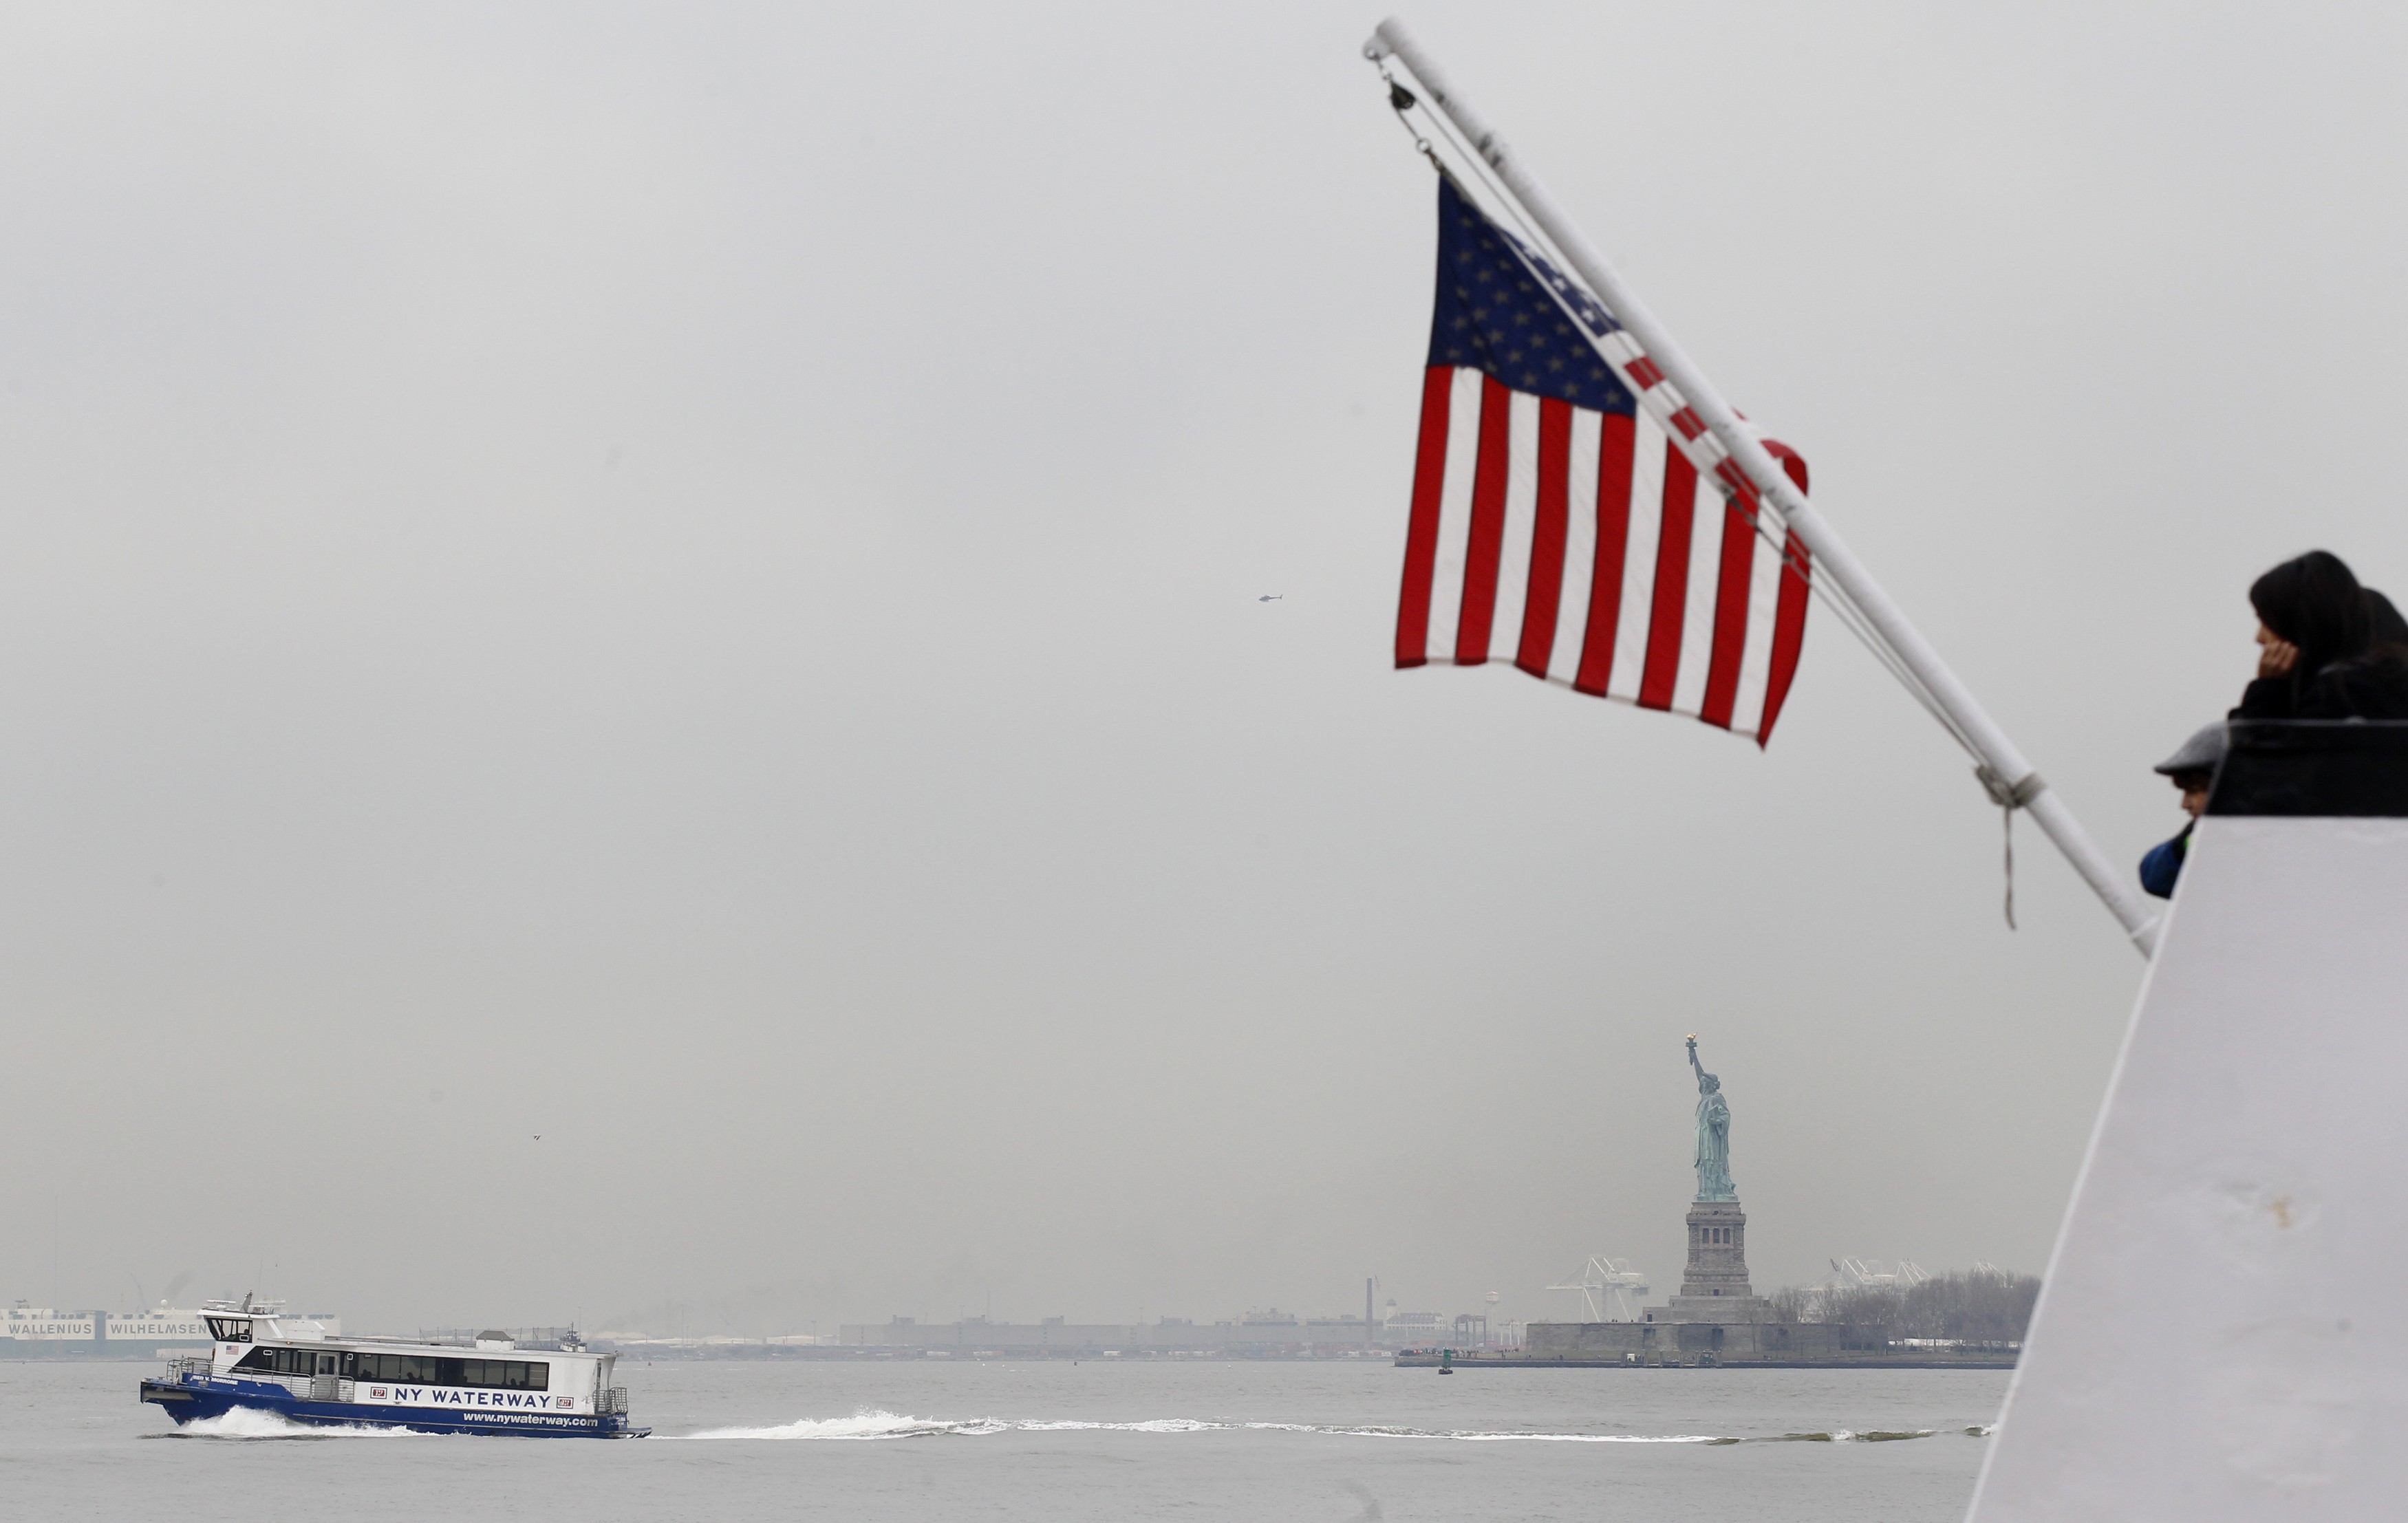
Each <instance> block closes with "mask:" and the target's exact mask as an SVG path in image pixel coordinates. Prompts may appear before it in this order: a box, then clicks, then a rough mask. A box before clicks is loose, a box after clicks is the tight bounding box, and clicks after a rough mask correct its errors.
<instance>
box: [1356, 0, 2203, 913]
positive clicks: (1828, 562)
mask: <svg viewBox="0 0 2408 1523" xmlns="http://www.w3.org/2000/svg"><path fill="white" fill-rule="evenodd" d="M1363 51H1364V55H1365V56H1366V57H1368V58H1370V59H1371V60H1373V61H1374V62H1378V61H1379V60H1382V59H1384V58H1386V57H1388V56H1389V55H1391V54H1393V55H1395V56H1396V57H1397V58H1398V59H1399V60H1401V61H1402V62H1403V64H1404V65H1405V67H1407V68H1408V69H1410V70H1412V75H1413V78H1415V79H1417V80H1419V81H1420V83H1421V86H1422V93H1423V95H1424V96H1425V97H1426V99H1427V100H1428V102H1429V103H1430V104H1431V105H1432V106H1434V107H1437V108H1438V109H1439V110H1441V111H1442V112H1444V113H1445V114H1446V117H1447V120H1448V121H1452V122H1453V123H1454V124H1455V128H1456V130H1457V131H1459V132H1461V133H1462V135H1463V137H1464V140H1465V141H1466V142H1468V143H1469V144H1470V145H1471V146H1472V148H1473V149H1474V150H1475V151H1477V152H1478V153H1479V155H1480V157H1481V158H1482V160H1483V161H1484V162H1485V163H1486V164H1487V165H1488V167H1489V168H1490V169H1491V170H1493V171H1494V172H1495V173H1496V176H1497V178H1498V181H1499V182H1500V183H1501V184H1502V186H1503V187H1504V190H1505V192H1507V193H1508V194H1510V195H1512V197H1513V198H1514V199H1515V200H1516V201H1518V202H1520V203H1521V206H1522V209H1523V210H1524V211H1526V212H1527V213H1528V214H1529V216H1530V219H1531V221H1534V222H1535V223H1537V224H1538V226H1539V228H1540V229H1541V231H1543V232H1544V233H1545V234H1546V235H1547V237H1548V238H1549V239H1550V240H1552V241H1553V242H1554V243H1555V247H1556V248H1557V249H1560V250H1561V251H1562V252H1563V255H1564V257H1565V259H1566V260H1567V261H1568V262H1570V264H1571V267H1572V269H1573V271H1574V272H1575V273H1576V274H1578V275H1579V276H1580V278H1582V279H1583V280H1584V281H1586V282H1587V283H1588V287H1589V289H1590V290H1591V291H1592V292H1595V293H1596V295H1597V296H1598V299H1599V300H1600V301H1602V302H1604V303H1605V305H1606V307H1607V309H1608V310H1610V311H1612V312H1613V315H1614V317H1615V318H1616V319H1617V320H1620V321H1621V323H1622V325H1623V326H1624V327H1625V328H1627V329H1628V330H1629V331H1630V335H1631V337H1633V338H1635V339H1637V340H1638V341H1639V344H1640V346H1641V348H1643V349H1645V350H1646V351H1647V355H1648V358H1649V359H1651V360H1653V361H1654V362H1655V363H1656V368H1657V369H1659V370H1661V371H1662V372H1663V373H1664V375H1665V376H1666V377H1667V378H1669V379H1670V381H1671V382H1672V384H1673V386H1675V387H1676V388H1678V389H1679V391H1680V392H1681V395H1682V397H1683V398H1684V400H1686V401H1687V403H1688V404H1689V406H1691V407H1692V408H1694V409H1695V410H1696V412H1697V415H1698V417H1699V419H1700V420H1703V422H1704V423H1705V425H1706V427H1707V429H1708V430H1709V431H1710V432H1711V433H1712V434H1713V436H1714V438H1715V439H1716V440H1717V441H1718V442H1720V444H1721V445H1722V447H1723V448H1724V449H1725V450H1727V451H1728V453H1729V454H1730V457H1731V458H1732V459H1733V460H1734V461H1735V462H1737V463H1738V464H1739V467H1740V469H1741V470H1742V471H1744V472H1746V473H1747V478H1748V480H1749V481H1751V482H1753V483H1754V484H1755V486H1756V491H1757V492H1758V493H1759V494H1760V495H1762V496H1763V497H1764V498H1765V499H1766V500H1767V501H1769V502H1770V503H1771V504H1772V505H1773V506H1774V507H1775V508H1777V509H1778V510H1779V511H1780V513H1781V516H1782V518H1783V519H1784V520H1786V521H1787V523H1788V525H1789V527H1790V529H1791V530H1793V531H1794V532H1795V533H1796V534H1797V535H1798V537H1799V540H1800V541H1801V542H1803V543H1804V545H1805V547H1806V548H1807V549H1808V550H1809V551H1810V552H1811V553H1812V554H1813V557H1814V559H1815V560H1816V561H1818V562H1821V564H1822V569H1823V571H1824V572H1825V574H1826V575H1828V576H1829V577H1830V579H1831V581H1832V582H1833V583H1834V584H1836V585H1837V586H1838V587H1839V588H1840V589H1841V591H1843V592H1844V593H1845V594H1846V595H1847V597H1848V599H1849V601H1850V602H1852V603H1854V604H1855V605H1856V608H1857V609H1858V611H1859V612H1861V613H1862V614H1863V615H1864V618H1865V619H1866V621H1867V622H1868V623H1869V624H1870V625H1871V627H1872V629H1873V631H1874V633H1876V634H1877V635H1878V636H1879V637H1880V639H1881V640H1882V641H1883V642H1884V643H1885V644H1886V645H1887V646H1888V647H1889V648H1890V649H1891V651H1892V652H1893V653H1894V654H1895V655H1896V656H1897V658H1898V660H1899V662H1900V664H1901V665H1903V666H1904V667H1905V669H1906V670H1907V671H1908V672H1909V673H1910V674H1912V675H1913V676H1914V680H1915V682H1916V683H1918V684H1920V685H1921V686H1922V688H1923V689H1924V690H1925V691H1926V692H1927V693H1928V694H1929V696H1930V698H1931V700H1932V701H1933V702H1934V703H1936V704H1937V705H1939V707H1940V708H1941V710H1942V712H1943V713H1944V714H1945V716H1946V718H1947V720H1948V722H1949V724H1950V727H1951V728H1953V729H1955V730H1956V731H1957V733H1959V735H1960V736H1961V737H1962V739H1963V740H1964V743H1965V744H1966V746H1967V747H1969V748H1970V749H1971V751H1972V752H1973V756H1974V760H1975V761H1977V762H1978V763H1979V764H1980V767H1981V769H1982V770H1984V771H1985V772H1986V773H1987V774H1988V775H1989V777H1990V778H1995V779H1997V784H1996V787H1995V788H1994V789H1993V790H1992V792H1993V797H2003V798H2004V799H2007V800H2011V801H2013V804H2009V805H2008V807H2009V809H2010V814H2011V816H2012V809H2013V805H2014V804H2021V805H2022V807H2024V808H2025V809H2028V810H2029V811H2030V813H2031V817H2032V818H2033V820H2034V821H2035V822H2036V823H2038V824H2039V826H2040V828H2041V830H2042V832H2043V833H2046V834H2047V836H2048V838H2049V839H2050V840H2051V841H2054V842H2055V843H2057V850H2059V851H2061V852H2063V853H2064V854H2065V858H2066V861H2070V862H2071V863H2072V864H2073V870H2074V871H2075V872H2077V873H2079V874H2081V875H2082V879H2083V881H2084V882H2085V883H2087V884H2089V885H2090V889H2091V891H2092V892H2094V893H2096V894H2097V895H2098V896H2099V897H2100V901H2101V902H2103V903H2104V904H2106V906H2107V908H2108V909H2109V911H2111V912H2112V913H2113V914H2114V917H2115V918H2116V919H2117V920H2118V921H2119V922H2120V923H2121V924H2122V925H2123V927H2124V931H2125V933H2126V934H2127V935H2128V936H2130V937H2131V939H2132V943H2133V945H2134V946H2136V947H2139V948H2140V949H2141V952H2142V953H2143V955H2144V956H2145V955H2147V954H2148V953H2150V952H2152V951H2154V950H2156V948H2157V917H2156V916H2154V915H2152V914H2151V913H2150V912H2149V909H2148V906H2147V905H2146V904H2144V903H2143V901H2142V899H2141V898H2140V896H2139V895H2138V894H2136V893H2134V892H2133V891H2132V890H2130V889H2128V888H2127V887H2125V885H2124V881H2123V878H2122V876H2121V875H2119V874H2117V873H2116V871H2115V869H2114V865H2113V864H2112V863H2110V862H2109V861H2107V858H2106V856H2105V855H2104V854H2103V853H2101V852H2100V849H2099V847H2098V844H2097V843H2095V842H2093V841H2092V840H2091V839H2090V835H2089V833H2088V832H2086V831H2085V830H2084V829H2083V828H2082V825H2081V822H2080V821H2078V820H2076V819H2075V818H2073V814H2072V811H2071V810H2070V809H2068V808H2066V806H2065V803H2064V801H2063V800H2061V799H2059V798H2058V797H2057V794H2056V793H2055V792H2054V791H2053V790H2051V789H2050V788H2049V786H2048V784H2047V783H2045V782H2043V781H2042V779H2041V776H2040V774H2039V773H2038V772H2036V771H2034V770H2033V768H2032V765H2031V763H2030V762H2028V761H2025V760H2024V757H2023V753H2022V752H2021V751H2018V750H2016V749H2015V747H2014V742H2012V741H2010V740H2008V739H2007V736H2006V732H2004V731H2002V730H2000V728H1999V727H1998V725H1997V723H1996V722H1995V721H1993V720H1992V719H1991V718H1990V716H1989V715H1988V714H1987V713H1986V712H1985V711H1984V709H1983V707H1982V705H1980V704H1979V703H1977V702H1975V700H1974V698H1973V695H1972V693H1971V691H1969V690H1967V689H1966V687H1965V685H1964V684H1963V683H1962V682H1959V681H1958V680H1957V674H1956V673H1954V672H1951V671H1950V670H1949V669H1948V666H1947V663H1946V662H1942V660H1941V659H1940V655H1939V652H1937V651H1935V650H1933V649H1932V648H1931V647H1930V645H1929V644H1928V643H1927V642H1926V641H1925V640H1924V638H1923V636H1922V634H1921V633H1918V632H1917V631H1916V630H1915V628H1914V625H1913V624H1910V623H1908V622H1907V620H1906V616H1905V615H1904V614H1902V613H1900V612H1899V608H1898V605H1896V604H1894V603H1892V602H1891V601H1890V600H1889V595H1888V594H1887V593H1885V592H1884V591H1882V590H1881V585H1880V584H1879V583H1877V582H1875V581H1874V580H1873V578H1872V576H1871V573H1869V572H1867V571H1866V570H1865V568H1864V566H1863V565H1862V564H1861V563H1860V562H1858V561H1857V560H1856V556H1855V555H1853V554H1852V553H1850V552H1849V549H1848V547H1847V546H1846V545H1845V544H1844V543H1843V542H1842V540H1841V538H1840V536H1839V535H1838V534H1836V533H1834V532H1833V531H1832V529H1831V526H1830V525H1829V524H1828V523H1827V522H1825V521H1824V520H1823V517H1822V515H1820V514H1819V513H1816V512H1815V511H1814V506H1813V504H1812V503H1810V502H1809V501H1807V498H1806V494H1805V493H1804V492H1802V491H1799V490H1798V489H1797V487H1796V486H1795V485H1793V484H1792V483H1791V482H1790V479H1789V477H1788V476H1787V474H1786V473H1785V472H1784V471H1783V470H1782V469H1781V467H1780V465H1779V463H1776V462H1775V461H1774V460H1773V458H1772V456H1771V455H1770V453H1769V452H1768V451H1767V450H1766V449H1765V448H1764V446H1763V444H1762V443H1761V442H1759V441H1758V440H1757V438H1756V433H1755V431H1754V430H1752V429H1750V428H1749V427H1748V426H1747V425H1746V424H1745V423H1744V422H1742V421H1741V420H1740V417H1739V415H1738V414H1737V413H1735V412H1733V411H1732V410H1731V408H1730V406H1729V405H1728V404H1727V403H1726V402H1724V401H1723V398H1722V393H1720V392H1719V391H1715V390H1714V389H1713V386H1711V385H1710V384H1708V383H1707V380H1706V377H1704V376H1703V375H1702V374H1700V373H1699V370H1698V367H1697V366H1696V365H1694V364H1692V363H1690V362H1689V357H1688V355H1686V354H1685V353H1684V352H1683V351H1682V349H1681V347H1680V346H1679V345H1678V344H1675V343H1674V342H1672V336H1671V334H1669V333H1667V332H1665V331H1664V328H1663V325H1662V324H1660V323H1658V322H1657V321H1656V318H1655V315H1654V314H1653V313H1651V312H1649V311H1648V310H1647V307H1646V305H1645V304H1644V303H1642V302H1641V301H1640V299H1639V297H1638V295H1637V294H1636V293H1635V292H1632V291H1631V289H1630V288H1629V287H1628V286H1627V285H1625V284H1623V282H1622V278H1621V277H1619V276H1617V275H1616V274H1614V272H1613V266H1611V265H1609V264H1608V263H1606V262H1605V260H1604V258H1603V256H1601V255H1600V254H1598V251H1597V250H1596V249H1593V248H1591V247H1590V246H1589V242H1588V240H1587V239H1586V238H1584V237H1582V236H1581V233H1580V229H1579V228H1577V227H1575V226H1573V225H1572V221H1571V219H1570V218H1569V217H1567V216H1565V215H1564V213H1563V211H1562V209H1561V208H1560V207H1558V206H1556V205H1555V198H1554V197H1553V196H1551V195H1549V194H1548V193H1547V191H1546V188H1545V187H1544V186H1542V185H1541V184H1540V183H1539V181H1538V178H1537V177H1536V176H1534V175H1532V174H1531V173H1530V172H1529V170H1527V168H1525V167H1523V164H1522V161H1521V160H1520V159H1519V158H1518V157H1516V156H1515V155H1514V154H1513V153H1512V150H1510V149H1507V148H1506V146H1505V140H1504V139H1503V138H1502V137H1499V136H1498V135H1497V131H1496V129H1495V128H1493V127H1491V126H1490V125H1489V124H1488V122H1487V121H1485V120H1484V118H1483V117H1482V116H1481V115H1480V113H1479V112H1477V111H1475V110H1473V109H1472V108H1471V106H1470V104H1469V102H1467V101H1466V100H1465V99H1464V98H1463V96H1462V94H1461V93H1459V92H1457V91H1456V90H1455V86H1454V85H1453V84H1452V83H1450V82H1449V81H1448V79H1447V78H1446V71H1445V70H1444V69H1442V68H1441V67H1440V66H1439V65H1438V64H1437V63H1436V62H1435V61H1434V60H1432V59H1431V57H1430V55H1429V53H1428V52H1427V51H1426V50H1424V49H1423V48H1422V46H1421V44H1420V43H1419V42H1418V41H1416V40H1415V39H1414V37H1413V35H1412V32H1411V31H1409V30H1407V29H1406V27H1405V25H1404V23H1403V22H1401V21H1398V20H1396V19H1395V18H1394V17H1391V18H1389V19H1388V20H1387V21H1382V22H1381V23H1380V27H1379V30H1378V31H1376V32H1374V33H1373V34H1372V35H1371V40H1370V41H1369V42H1368V43H1366V44H1364V48H1363ZM1988 786H1990V785H1989V784H1988V783H1987V781H1986V780H1985V787H1988Z"/></svg>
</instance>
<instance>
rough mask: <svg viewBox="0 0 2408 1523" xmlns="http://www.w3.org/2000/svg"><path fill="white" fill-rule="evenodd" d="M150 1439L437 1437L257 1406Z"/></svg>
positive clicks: (199, 1419) (194, 1422) (196, 1421)
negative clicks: (301, 1417)
mask: <svg viewBox="0 0 2408 1523" xmlns="http://www.w3.org/2000/svg"><path fill="white" fill-rule="evenodd" d="M144 1436H146V1437H149V1438H207V1439H237V1440H254V1439H296V1438H299V1439H310V1438H318V1439H327V1438H427V1437H432V1436H436V1435H431V1434H426V1433H413V1432H411V1431H409V1430H408V1429H406V1428H362V1427H354V1426H351V1425H350V1424H345V1425H343V1426H341V1427H336V1426H334V1425H332V1424H326V1423H309V1422H294V1421H293V1420H292V1419H291V1418H289V1417H287V1416H283V1415H282V1414H281V1413H276V1412H262V1411H260V1410H258V1409H257V1408H255V1407H236V1408H234V1409H233V1410H231V1411H229V1412H226V1413H223V1414H222V1415H221V1416H215V1417H195V1418H193V1420H192V1421H191V1422H188V1423H185V1424H184V1425H183V1426H181V1427H179V1428H176V1429H172V1430H169V1431H167V1432H165V1433H150V1434H146V1435H144Z"/></svg>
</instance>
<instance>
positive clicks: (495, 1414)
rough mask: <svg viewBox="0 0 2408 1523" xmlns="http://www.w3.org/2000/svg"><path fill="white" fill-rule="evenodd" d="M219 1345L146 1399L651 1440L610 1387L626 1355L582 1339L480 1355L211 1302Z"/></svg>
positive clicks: (333, 1421) (460, 1429) (266, 1307)
mask: <svg viewBox="0 0 2408 1523" xmlns="http://www.w3.org/2000/svg"><path fill="white" fill-rule="evenodd" d="M201 1317H202V1320H204V1321H205V1322H207V1323H208V1329H209V1336H210V1338H211V1339H212V1341H213V1342H212V1345H211V1347H210V1350H209V1355H208V1358H206V1359H201V1358H193V1359H170V1360H169V1361H168V1363H167V1373H166V1374H165V1375H162V1376H155V1377H152V1378H150V1379H146V1380H144V1381H143V1382H142V1400H143V1401H145V1402H156V1403H158V1405H160V1406H161V1407H163V1408H165V1410H166V1413H167V1416H170V1417H173V1418H174V1419H175V1420H176V1421H177V1422H178V1423H179V1424H182V1423H188V1422H193V1421H194V1420H196V1419H199V1418H204V1417H222V1416H227V1415H228V1414H229V1413H234V1412H237V1411H248V1412H259V1413H266V1414H270V1415H273V1416H278V1417H281V1418H284V1419H286V1420H287V1421H290V1422H294V1423H301V1424H305V1425H314V1426H318V1427H325V1428H401V1429H408V1430H411V1431H414V1432H421V1433H519V1434H531V1435H538V1436H541V1437H547V1438H641V1437H643V1436H644V1435H646V1434H648V1433H650V1432H651V1431H652V1430H651V1429H649V1428H637V1427H633V1426H631V1425H630V1424H629V1422H628V1419H627V1389H626V1388H625V1387H624V1386H613V1385H611V1384H610V1375H611V1373H612V1369H613V1367H614V1366H615V1365H616V1364H617V1362H618V1358H619V1357H618V1356H617V1355H616V1354H596V1353H593V1352H591V1351H589V1350H587V1349H586V1348H584V1347H583V1346H581V1345H575V1343H574V1339H573V1338H571V1339H567V1340H564V1341H563V1344H562V1346H560V1347H558V1348H550V1347H546V1348H541V1349H536V1348H521V1347H519V1346H518V1345H515V1344H513V1343H512V1342H511V1341H510V1340H509V1338H508V1337H507V1336H505V1335H502V1334H499V1333H486V1334H482V1335H480V1337H478V1338H477V1339H476V1340H475V1342H474V1344H473V1345H462V1344H458V1343H434V1342H429V1341H427V1340H424V1339H410V1338H351V1337H329V1336H327V1335H326V1331H325V1329H324V1328H323V1327H322V1325H321V1324H319V1323H317V1322H313V1321H310V1320H309V1319H308V1318H306V1317H286V1316H284V1315H282V1313H281V1309H280V1308H279V1306H277V1305H276V1304H275V1303H273V1302H263V1303H254V1302H252V1300H251V1298H250V1297H249V1296H245V1297H244V1298H243V1299H242V1301H241V1302H240V1303H239V1304H236V1303H235V1302H208V1303H207V1304H206V1305H204V1306H203V1307H202V1308H201Z"/></svg>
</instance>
